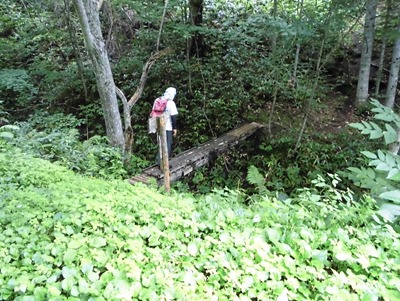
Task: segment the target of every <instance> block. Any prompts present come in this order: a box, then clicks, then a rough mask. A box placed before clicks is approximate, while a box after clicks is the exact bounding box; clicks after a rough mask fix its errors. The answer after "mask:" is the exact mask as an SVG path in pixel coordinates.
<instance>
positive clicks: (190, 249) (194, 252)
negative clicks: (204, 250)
mask: <svg viewBox="0 0 400 301" xmlns="http://www.w3.org/2000/svg"><path fill="white" fill-rule="evenodd" d="M187 250H188V252H189V254H190V255H191V256H193V257H195V256H196V255H197V251H198V249H197V246H196V244H195V243H194V242H191V243H190V244H189V245H188V247H187Z"/></svg>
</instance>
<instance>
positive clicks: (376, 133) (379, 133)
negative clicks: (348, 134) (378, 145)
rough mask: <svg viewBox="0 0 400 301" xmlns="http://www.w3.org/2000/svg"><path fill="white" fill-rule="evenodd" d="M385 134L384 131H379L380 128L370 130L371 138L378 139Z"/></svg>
mask: <svg viewBox="0 0 400 301" xmlns="http://www.w3.org/2000/svg"><path fill="white" fill-rule="evenodd" d="M382 136H383V132H382V131H378V130H372V131H371V132H370V136H369V137H370V139H378V138H381V137H382Z"/></svg>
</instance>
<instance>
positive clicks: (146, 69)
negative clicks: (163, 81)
mask: <svg viewBox="0 0 400 301" xmlns="http://www.w3.org/2000/svg"><path fill="white" fill-rule="evenodd" d="M170 52H171V48H165V49H163V50H161V51H157V52H156V53H154V54H152V55H151V57H150V58H149V59H148V60H147V62H146V64H145V65H144V67H143V70H142V76H141V78H140V82H139V85H138V87H137V89H136V91H135V93H134V94H133V95H132V97H131V98H130V99H129V101H128V105H129V107H131V108H132V107H133V105H134V104H135V103H136V102H137V101H138V99H139V98H140V96H141V95H142V93H143V89H144V86H145V84H146V81H147V78H148V76H149V71H150V69H151V67H152V66H153V64H154V63H155V62H156V61H157V60H158V59H159V58H160V57H162V56H164V55H167V54H168V53H170Z"/></svg>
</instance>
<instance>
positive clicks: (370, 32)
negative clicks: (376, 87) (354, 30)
mask: <svg viewBox="0 0 400 301" xmlns="http://www.w3.org/2000/svg"><path fill="white" fill-rule="evenodd" d="M377 6H378V0H368V2H367V11H366V15H365V23H364V35H363V43H362V50H361V59H360V69H359V72H358V84H357V96H356V103H357V105H363V104H365V103H366V102H367V100H368V96H369V95H368V92H369V91H368V90H369V74H370V69H371V57H372V46H373V42H374V31H375V19H376V7H377Z"/></svg>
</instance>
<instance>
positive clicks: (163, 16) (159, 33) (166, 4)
mask: <svg viewBox="0 0 400 301" xmlns="http://www.w3.org/2000/svg"><path fill="white" fill-rule="evenodd" d="M167 6H168V0H165V5H164V10H163V14H162V18H161V24H160V30H159V32H158V38H157V47H156V50H157V51H159V49H160V40H161V33H162V29H163V26H164V22H165V14H166V12H167Z"/></svg>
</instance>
